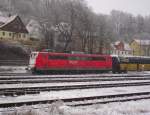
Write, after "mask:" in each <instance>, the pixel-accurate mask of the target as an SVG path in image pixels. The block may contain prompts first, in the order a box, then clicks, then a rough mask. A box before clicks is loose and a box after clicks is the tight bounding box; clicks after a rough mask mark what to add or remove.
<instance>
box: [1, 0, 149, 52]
mask: <svg viewBox="0 0 150 115" xmlns="http://www.w3.org/2000/svg"><path fill="white" fill-rule="evenodd" d="M106 7H107V6H106ZM0 11H5V12H9V13H11V14H18V15H19V16H21V18H22V20H23V21H24V23H25V24H27V23H28V22H29V20H31V19H34V20H36V21H38V23H39V24H40V27H41V28H40V30H41V34H42V35H43V41H44V43H45V46H46V48H51V49H55V48H54V44H53V41H54V35H53V34H54V32H55V31H57V32H58V34H59V37H60V36H61V37H62V39H63V41H64V42H63V43H64V44H63V48H61V49H62V50H63V51H67V50H72V49H69V45H70V43H71V42H72V41H73V39H74V38H75V37H74V36H78V38H79V39H81V43H80V44H81V46H82V48H81V50H82V51H85V50H87V51H88V52H89V53H92V51H93V47H94V46H95V45H94V43H96V44H98V47H99V52H101V49H102V48H103V47H109V44H110V43H112V42H114V41H116V40H123V41H126V42H130V41H131V40H132V39H133V38H140V39H150V16H141V15H137V16H135V15H132V14H130V13H126V12H122V11H116V10H113V11H112V12H111V13H110V15H105V14H96V13H94V12H93V11H92V9H91V8H90V7H89V6H88V5H87V2H86V1H85V0H0ZM93 38H94V39H93ZM93 40H94V42H93ZM89 43H90V44H89ZM77 46H78V45H77Z"/></svg>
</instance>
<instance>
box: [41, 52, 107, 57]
mask: <svg viewBox="0 0 150 115" xmlns="http://www.w3.org/2000/svg"><path fill="white" fill-rule="evenodd" d="M39 53H48V54H54V55H68V56H70V55H72V56H104V57H105V56H107V57H108V56H110V55H101V54H80V53H75V54H72V53H58V52H44V51H42V52H39Z"/></svg>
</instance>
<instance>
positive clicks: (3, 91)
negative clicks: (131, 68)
mask: <svg viewBox="0 0 150 115" xmlns="http://www.w3.org/2000/svg"><path fill="white" fill-rule="evenodd" d="M147 85H150V82H133V83H110V84H108V83H107V84H100V83H99V84H88V85H66V86H65V85H61V86H41V87H40V86H34V87H26V86H25V87H13V88H10V87H9V88H0V95H5V96H19V95H26V94H38V93H40V92H43V91H44V92H45V91H62V90H76V89H97V88H112V87H130V86H147Z"/></svg>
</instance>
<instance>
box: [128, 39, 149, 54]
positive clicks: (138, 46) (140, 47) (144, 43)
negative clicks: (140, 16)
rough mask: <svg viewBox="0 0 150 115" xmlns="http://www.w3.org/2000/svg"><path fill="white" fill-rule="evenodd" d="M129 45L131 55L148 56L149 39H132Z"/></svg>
mask: <svg viewBox="0 0 150 115" xmlns="http://www.w3.org/2000/svg"><path fill="white" fill-rule="evenodd" d="M130 46H131V49H132V52H133V55H136V56H150V40H140V39H133V40H132V41H131V43H130Z"/></svg>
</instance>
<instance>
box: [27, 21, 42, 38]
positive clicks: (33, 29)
mask: <svg viewBox="0 0 150 115" xmlns="http://www.w3.org/2000/svg"><path fill="white" fill-rule="evenodd" d="M26 28H27V30H28V32H29V35H30V36H31V37H33V38H42V35H41V33H40V28H41V26H40V24H39V23H38V22H37V21H36V20H33V19H32V20H30V21H29V23H28V24H27V26H26Z"/></svg>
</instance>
